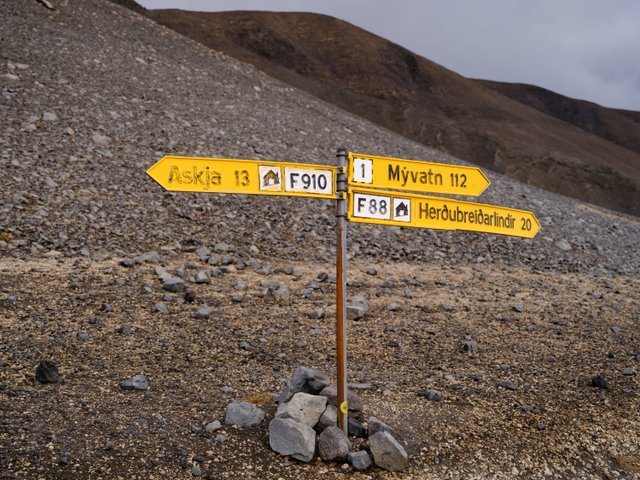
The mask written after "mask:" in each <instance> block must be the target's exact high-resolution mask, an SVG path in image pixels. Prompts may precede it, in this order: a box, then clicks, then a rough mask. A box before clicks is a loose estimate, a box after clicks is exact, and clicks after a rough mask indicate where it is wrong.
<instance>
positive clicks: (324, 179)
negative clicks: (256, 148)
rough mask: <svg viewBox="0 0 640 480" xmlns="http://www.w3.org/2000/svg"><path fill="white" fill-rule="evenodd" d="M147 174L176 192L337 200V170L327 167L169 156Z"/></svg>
mask: <svg viewBox="0 0 640 480" xmlns="http://www.w3.org/2000/svg"><path fill="white" fill-rule="evenodd" d="M147 174H148V175H149V176H150V177H151V178H153V179H154V180H155V181H156V182H158V183H159V184H160V185H161V186H162V187H163V188H165V189H166V190H171V191H174V192H202V193H242V194H248V195H287V196H297V197H313V198H328V199H332V200H335V198H336V186H335V185H336V167H330V166H324V165H308V164H301V163H284V162H273V161H263V160H234V159H229V158H197V157H173V156H167V157H163V158H162V159H161V160H160V161H158V162H157V163H156V164H155V165H153V166H152V167H151V168H149V170H147Z"/></svg>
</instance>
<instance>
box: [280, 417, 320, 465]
mask: <svg viewBox="0 0 640 480" xmlns="http://www.w3.org/2000/svg"><path fill="white" fill-rule="evenodd" d="M269 446H270V447H271V449H272V450H273V451H275V452H278V453H279V454H281V455H291V456H292V457H293V458H295V459H297V460H301V461H303V462H310V461H311V460H313V456H314V455H315V453H316V431H315V430H314V429H313V428H311V427H310V426H309V425H305V424H304V423H300V422H297V421H295V420H294V419H292V418H274V419H273V420H271V423H270V424H269Z"/></svg>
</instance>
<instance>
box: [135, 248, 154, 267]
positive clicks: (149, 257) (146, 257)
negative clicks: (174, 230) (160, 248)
mask: <svg viewBox="0 0 640 480" xmlns="http://www.w3.org/2000/svg"><path fill="white" fill-rule="evenodd" d="M133 261H134V262H135V263H153V264H154V265H158V264H159V263H160V254H159V253H158V252H154V251H150V252H145V253H143V254H142V255H138V256H137V257H135V258H134V259H133Z"/></svg>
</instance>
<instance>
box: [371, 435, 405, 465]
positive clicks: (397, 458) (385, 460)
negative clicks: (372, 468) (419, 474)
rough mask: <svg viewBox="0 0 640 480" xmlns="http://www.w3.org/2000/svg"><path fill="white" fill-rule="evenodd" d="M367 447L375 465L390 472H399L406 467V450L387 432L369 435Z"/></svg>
mask: <svg viewBox="0 0 640 480" xmlns="http://www.w3.org/2000/svg"><path fill="white" fill-rule="evenodd" d="M369 448H370V449H371V454H372V455H373V461H374V462H375V464H376V465H377V466H379V467H381V468H384V469H385V470H389V471H390V472H400V471H402V470H404V469H405V468H406V467H407V462H408V456H407V452H406V451H405V449H404V448H403V447H402V445H400V443H398V441H397V440H396V439H395V438H393V436H392V435H391V434H390V433H389V432H378V433H376V434H374V435H371V436H370V437H369Z"/></svg>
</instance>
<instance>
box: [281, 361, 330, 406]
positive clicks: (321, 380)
mask: <svg viewBox="0 0 640 480" xmlns="http://www.w3.org/2000/svg"><path fill="white" fill-rule="evenodd" d="M330 383H331V382H330V381H329V379H328V378H327V376H326V375H325V374H324V373H322V372H321V371H320V370H317V369H315V368H307V367H298V368H297V369H296V370H295V372H293V375H292V376H291V380H289V383H288V385H287V388H285V389H284V390H283V391H282V392H280V394H279V395H278V396H277V397H276V398H275V401H276V403H284V402H287V401H289V399H290V398H291V397H293V395H294V394H296V393H298V392H304V393H311V394H314V395H315V394H318V393H320V391H322V389H323V388H325V387H326V386H327V385H329V384H330Z"/></svg>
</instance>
